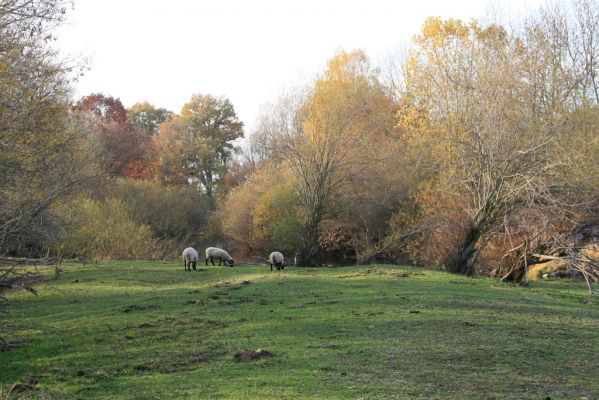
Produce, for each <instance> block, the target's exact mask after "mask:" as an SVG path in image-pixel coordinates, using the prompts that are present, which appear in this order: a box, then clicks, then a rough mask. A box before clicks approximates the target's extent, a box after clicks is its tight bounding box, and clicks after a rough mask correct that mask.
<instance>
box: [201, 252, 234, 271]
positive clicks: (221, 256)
mask: <svg viewBox="0 0 599 400" xmlns="http://www.w3.org/2000/svg"><path fill="white" fill-rule="evenodd" d="M215 258H218V265H220V263H221V262H223V263H224V264H225V265H227V262H228V263H229V266H231V267H232V266H233V264H235V260H233V257H231V256H230V255H229V253H227V252H226V251H224V250H223V249H219V248H218V247H208V248H207V249H206V265H208V260H210V262H211V263H212V265H214V259H215Z"/></svg>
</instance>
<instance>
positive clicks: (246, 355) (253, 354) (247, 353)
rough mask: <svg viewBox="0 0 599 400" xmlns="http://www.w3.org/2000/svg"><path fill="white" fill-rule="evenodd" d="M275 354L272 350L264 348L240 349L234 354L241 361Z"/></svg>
mask: <svg viewBox="0 0 599 400" xmlns="http://www.w3.org/2000/svg"><path fill="white" fill-rule="evenodd" d="M273 356H274V354H272V353H271V352H270V351H267V350H263V349H257V350H243V351H238V352H237V353H235V355H234V357H235V359H236V360H237V361H240V362H247V361H252V360H259V359H261V358H265V357H273Z"/></svg>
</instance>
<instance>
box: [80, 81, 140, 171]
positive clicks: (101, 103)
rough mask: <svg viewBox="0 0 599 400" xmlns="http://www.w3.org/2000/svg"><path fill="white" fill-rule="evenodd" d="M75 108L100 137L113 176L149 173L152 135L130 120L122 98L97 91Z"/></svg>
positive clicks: (106, 162) (108, 169)
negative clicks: (138, 129)
mask: <svg viewBox="0 0 599 400" xmlns="http://www.w3.org/2000/svg"><path fill="white" fill-rule="evenodd" d="M74 108H75V110H76V112H77V113H78V114H79V117H80V118H81V119H82V120H83V121H86V122H87V123H88V125H89V126H90V127H91V129H93V130H94V131H95V132H96V133H97V135H98V136H99V138H100V141H101V143H102V144H103V147H104V150H105V164H106V169H107V172H108V174H109V175H110V176H130V177H134V178H135V177H145V176H146V175H147V174H148V172H147V169H148V165H147V156H148V151H149V144H150V141H149V138H148V137H147V136H146V134H144V133H141V132H140V131H136V130H135V129H134V128H133V126H132V125H131V124H130V123H129V120H128V117H127V110H126V109H125V107H124V106H123V104H122V103H121V101H120V99H118V98H114V97H112V96H106V95H104V94H101V93H95V94H91V95H88V96H85V97H83V98H81V99H80V100H79V101H78V102H77V103H76V104H75V107H74Z"/></svg>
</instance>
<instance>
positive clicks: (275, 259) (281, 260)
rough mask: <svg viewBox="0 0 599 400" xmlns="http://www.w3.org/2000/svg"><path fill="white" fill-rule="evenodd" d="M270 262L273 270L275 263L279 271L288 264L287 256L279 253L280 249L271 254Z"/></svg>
mask: <svg viewBox="0 0 599 400" xmlns="http://www.w3.org/2000/svg"><path fill="white" fill-rule="evenodd" d="M268 263H269V264H270V270H271V271H272V266H273V265H274V266H275V267H277V271H280V270H282V269H285V265H286V264H285V257H283V254H281V253H279V252H278V251H273V252H272V253H270V256H268Z"/></svg>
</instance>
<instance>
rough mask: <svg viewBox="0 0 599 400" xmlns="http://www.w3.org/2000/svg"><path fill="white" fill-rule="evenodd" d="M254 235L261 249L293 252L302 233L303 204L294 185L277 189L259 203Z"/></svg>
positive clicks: (253, 224)
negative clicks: (301, 210) (301, 209)
mask: <svg viewBox="0 0 599 400" xmlns="http://www.w3.org/2000/svg"><path fill="white" fill-rule="evenodd" d="M252 227H253V235H254V239H255V241H256V242H258V243H260V245H261V247H263V248H265V249H270V250H279V251H283V252H288V253H289V252H293V251H294V250H295V249H296V248H297V244H298V243H299V239H300V237H299V234H300V230H301V214H300V203H299V200H298V198H297V193H296V192H295V188H294V186H293V184H292V183H283V184H280V185H277V186H274V187H273V188H272V189H271V190H269V191H268V192H266V193H264V194H263V195H262V196H260V198H258V200H257V201H256V205H255V207H254V213H253V219H252Z"/></svg>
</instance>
